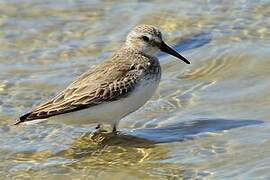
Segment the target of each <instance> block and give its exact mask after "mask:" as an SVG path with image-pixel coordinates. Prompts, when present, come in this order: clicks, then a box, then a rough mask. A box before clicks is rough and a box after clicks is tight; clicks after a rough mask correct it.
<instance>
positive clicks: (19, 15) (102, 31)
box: [0, 0, 270, 180]
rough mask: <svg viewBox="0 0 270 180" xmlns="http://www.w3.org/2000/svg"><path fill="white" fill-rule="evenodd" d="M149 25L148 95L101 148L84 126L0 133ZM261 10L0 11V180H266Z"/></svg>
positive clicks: (112, 5)
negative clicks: (158, 48)
mask: <svg viewBox="0 0 270 180" xmlns="http://www.w3.org/2000/svg"><path fill="white" fill-rule="evenodd" d="M141 23H145V24H152V25H155V26H157V27H159V28H160V29H162V31H163V32H164V38H165V40H166V41H167V42H168V44H171V45H174V46H175V48H176V49H178V50H179V51H181V52H182V54H183V55H184V56H185V57H187V58H188V59H189V60H190V61H191V65H186V64H184V63H182V62H181V63H179V62H178V61H176V60H175V59H174V58H173V57H171V56H166V55H163V54H160V55H159V58H160V60H161V65H162V71H163V75H162V81H161V84H160V88H159V90H158V91H157V92H156V94H155V95H154V97H153V98H152V99H151V100H150V101H149V102H148V103H147V104H146V105H145V106H144V107H142V108H141V109H140V110H138V111H137V112H135V113H133V114H131V115H130V116H128V117H126V118H125V119H123V120H122V121H121V124H120V130H121V131H122V135H120V136H118V137H113V138H111V139H110V140H109V141H106V142H105V143H103V144H99V145H97V144H95V143H93V142H91V141H90V140H89V138H88V136H87V135H88V132H91V131H92V130H93V128H94V125H93V124H89V125H88V126H80V127H74V126H66V125H64V124H63V125H46V124H44V125H36V126H27V127H9V126H8V125H9V124H10V123H12V122H14V119H16V118H17V117H18V116H19V115H22V114H23V113H25V112H26V111H28V110H30V109H31V108H32V107H33V106H35V105H38V104H39V103H41V102H43V101H45V100H48V99H49V98H50V97H52V96H53V95H55V94H56V93H57V92H59V91H60V90H61V89H63V88H65V87H66V86H67V85H68V84H69V83H70V82H72V80H74V78H75V77H77V76H78V75H80V74H81V73H82V72H84V71H85V70H87V69H88V68H90V67H92V66H94V65H96V64H98V63H100V62H101V61H103V60H104V59H106V58H108V57H110V56H111V55H112V53H113V52H114V51H115V50H116V49H117V48H118V47H119V46H120V45H121V43H122V42H123V41H124V38H125V36H126V34H127V32H128V31H129V30H130V29H131V28H132V27H134V26H135V25H137V24H141ZM269 29H270V1H269V0H260V1H250V0H236V1H227V0H219V1H218V0H207V1H206V0H205V1H203V0H200V1H199V0H196V1H188V0H183V1H179V0H175V1H173V0H172V1H153V0H149V1H117V0H112V1H109V0H103V1H87V0H80V1H72V0H68V1H66V0H59V1H53V0H51V1H50V0H43V1H41V0H40V1H35V0H9V1H8V0H6V1H3V0H1V1H0V160H1V161H0V179H65V180H67V179H127V178H128V179H259V178H261V179H269V178H270V158H269V157H270V133H269V132H270V110H269V107H270V91H269V88H270V81H269V74H270V31H269Z"/></svg>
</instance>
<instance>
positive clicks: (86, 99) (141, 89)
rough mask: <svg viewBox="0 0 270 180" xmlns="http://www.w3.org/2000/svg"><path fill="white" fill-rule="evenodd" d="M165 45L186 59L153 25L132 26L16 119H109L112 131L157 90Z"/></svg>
mask: <svg viewBox="0 0 270 180" xmlns="http://www.w3.org/2000/svg"><path fill="white" fill-rule="evenodd" d="M159 50H160V51H163V52H165V53H168V54H170V55H172V56H175V57H177V58H178V59H180V60H182V61H184V62H185V63H187V64H190V62H189V61H188V60H187V59H186V58H185V57H183V56H182V55H180V54H179V53H178V52H177V51H175V50H174V49H172V48H171V47H170V46H168V45H167V44H166V43H165V42H164V41H163V39H162V34H161V32H160V30H159V29H158V28H156V27H155V26H151V25H139V26H136V27H134V28H133V29H132V30H131V31H130V32H129V34H128V35H127V38H126V41H125V43H124V45H123V46H122V47H121V48H120V49H119V50H118V51H117V52H116V53H115V54H114V55H113V56H112V57H111V58H109V59H108V60H105V61H104V62H103V63H101V64H99V65H97V66H96V67H95V68H92V69H90V70H88V71H87V72H85V73H84V74H82V75H81V76H80V77H79V78H78V79H77V80H75V81H74V82H73V83H71V84H70V85H69V86H68V87H67V88H66V89H65V90H63V91H62V92H61V93H59V94H58V95H56V96H55V97H54V98H52V99H51V100H49V101H48V102H46V103H44V104H41V105H39V106H37V107H35V108H34V109H33V110H32V111H31V112H29V113H27V114H24V115H23V116H21V117H20V118H19V120H18V121H17V122H15V125H18V124H21V123H36V122H41V121H47V122H63V123H66V124H89V123H97V128H99V129H101V125H102V124H109V125H110V127H111V128H112V131H113V132H116V129H117V125H118V123H119V121H120V120H121V119H122V118H123V117H125V116H127V115H128V114H130V113H132V112H134V111H136V110H137V109H139V108H140V107H141V106H143V105H144V104H145V103H146V102H147V101H148V100H149V99H150V98H151V97H152V95H153V94H154V93H155V91H156V89H157V87H158V85H159V82H160V77H161V67H160V63H159V60H158V59H157V58H156V57H155V53H156V52H158V51H159Z"/></svg>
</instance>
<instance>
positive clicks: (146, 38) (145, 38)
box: [142, 36, 150, 42]
mask: <svg viewBox="0 0 270 180" xmlns="http://www.w3.org/2000/svg"><path fill="white" fill-rule="evenodd" d="M142 39H143V40H144V41H145V42H148V41H149V40H150V39H149V37H147V36H142Z"/></svg>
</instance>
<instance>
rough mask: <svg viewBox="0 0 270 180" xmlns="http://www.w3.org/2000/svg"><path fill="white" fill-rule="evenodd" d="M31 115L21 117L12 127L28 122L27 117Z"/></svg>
mask: <svg viewBox="0 0 270 180" xmlns="http://www.w3.org/2000/svg"><path fill="white" fill-rule="evenodd" d="M30 114H31V112H30V113H26V114H25V115H23V116H21V117H20V118H19V119H18V120H17V121H16V122H15V123H13V124H12V125H18V124H21V123H23V122H26V121H27V117H28V116H29V115H30Z"/></svg>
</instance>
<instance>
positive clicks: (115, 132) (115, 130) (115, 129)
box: [112, 124, 118, 134]
mask: <svg viewBox="0 0 270 180" xmlns="http://www.w3.org/2000/svg"><path fill="white" fill-rule="evenodd" d="M112 133H113V134H117V133H118V131H117V124H114V125H113V130H112Z"/></svg>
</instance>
